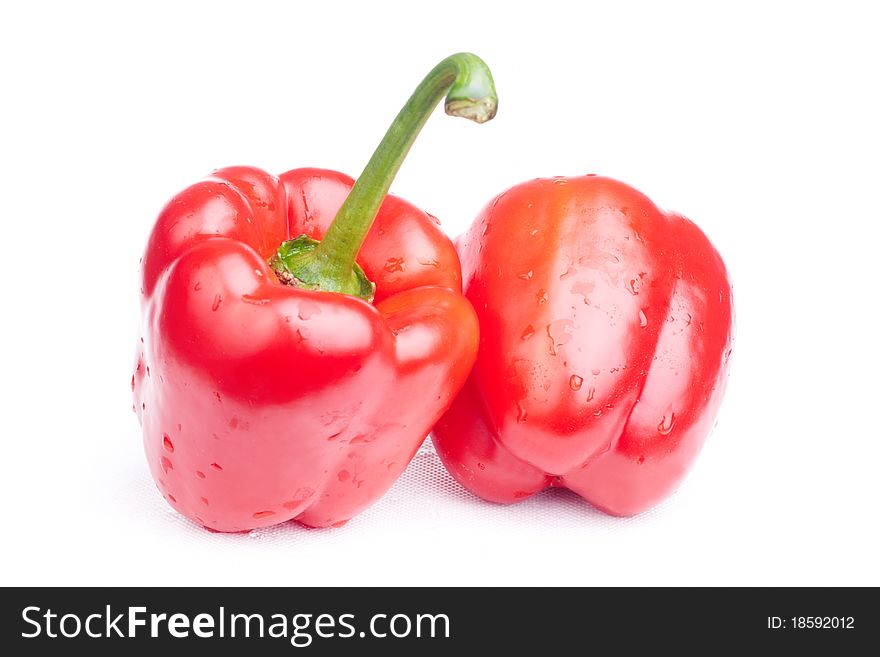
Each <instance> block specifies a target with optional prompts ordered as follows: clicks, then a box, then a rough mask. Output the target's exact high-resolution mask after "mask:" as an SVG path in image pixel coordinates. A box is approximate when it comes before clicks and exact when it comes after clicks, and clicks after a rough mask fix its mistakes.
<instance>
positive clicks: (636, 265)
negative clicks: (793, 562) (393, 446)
mask: <svg viewBox="0 0 880 657" xmlns="http://www.w3.org/2000/svg"><path fill="white" fill-rule="evenodd" d="M459 250H460V255H461V258H462V269H463V277H464V288H465V291H466V294H467V297H468V299H470V301H471V303H473V305H474V308H475V309H476V311H477V315H478V316H479V320H480V332H481V337H480V349H479V355H478V357H477V362H476V365H475V366H474V371H473V373H472V374H471V376H470V378H469V379H468V382H467V384H466V385H465V387H464V389H463V390H462V392H461V393H460V395H459V396H458V398H457V399H456V401H455V402H454V404H453V405H452V407H451V408H450V410H449V411H448V413H446V415H445V416H444V417H443V418H442V419H441V420H440V422H439V423H438V424H437V426H436V427H435V429H434V442H435V445H436V447H437V451H438V453H439V454H440V457H441V458H442V459H443V462H444V463H445V464H446V466H447V468H448V469H449V471H450V472H451V473H452V475H453V476H454V477H455V478H456V479H458V481H460V482H461V483H462V484H463V485H464V486H466V487H467V488H469V489H470V490H471V491H473V492H474V493H476V494H477V495H480V496H481V497H484V498H486V499H488V500H492V501H495V502H505V503H507V502H515V501H517V500H522V499H525V498H527V497H530V496H531V495H533V494H534V493H536V492H538V491H540V490H542V489H544V488H547V487H552V486H560V487H565V488H569V489H571V490H573V491H574V492H576V493H578V494H579V495H581V496H582V497H584V498H585V499H586V500H588V501H589V502H591V503H592V504H593V505H594V506H596V507H598V508H599V509H601V510H603V511H606V512H608V513H611V514H615V515H631V514H635V513H639V512H640V511H644V510H645V509H648V508H650V507H651V506H653V505H655V504H657V503H658V502H659V501H661V500H662V499H663V498H664V497H666V496H667V495H668V494H669V493H670V492H672V491H673V490H674V489H675V488H676V487H677V485H678V484H679V482H680V481H681V479H682V477H683V476H684V475H685V473H686V471H687V469H688V468H689V467H690V465H691V463H692V462H693V460H694V458H695V457H696V456H697V453H698V452H699V450H700V447H701V446H702V444H703V441H704V439H705V437H706V435H707V434H708V432H709V430H710V429H711V427H712V424H713V422H714V419H715V416H716V413H717V411H718V407H719V404H720V403H721V398H722V394H723V390H724V386H725V383H726V378H727V368H728V360H729V358H730V353H731V347H732V331H733V305H732V301H731V294H730V283H729V281H728V277H727V272H726V270H725V267H724V263H723V262H722V260H721V257H720V256H719V255H718V253H717V252H716V250H715V249H714V248H713V247H712V245H711V244H710V242H709V240H708V239H707V238H706V236H705V235H704V234H703V233H702V232H701V231H700V229H699V228H697V226H695V225H694V224H693V223H691V222H690V221H688V220H687V219H685V218H684V217H682V216H681V215H678V214H675V213H667V212H663V211H661V210H659V209H658V208H657V207H656V206H655V205H654V204H653V203H652V202H651V201H650V200H649V199H648V198H647V197H645V196H644V195H642V194H640V193H639V192H637V191H636V190H634V189H632V188H631V187H628V186H627V185H624V184H623V183H620V182H617V181H615V180H611V179H609V178H601V177H595V176H585V177H579V178H555V179H539V180H534V181H532V182H527V183H524V184H521V185H517V186H516V187H513V188H512V189H510V190H508V191H507V192H505V193H503V194H501V195H499V196H498V197H497V198H495V199H494V200H493V201H492V202H491V203H490V204H489V205H488V206H486V208H485V209H484V210H483V211H482V213H481V214H480V215H479V217H478V218H477V220H476V222H475V223H474V224H473V225H472V226H471V228H470V230H469V231H468V232H467V233H466V234H465V235H464V236H463V237H462V239H461V241H460V249H459Z"/></svg>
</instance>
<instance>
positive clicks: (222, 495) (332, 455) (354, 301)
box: [132, 54, 496, 531]
mask: <svg viewBox="0 0 880 657" xmlns="http://www.w3.org/2000/svg"><path fill="white" fill-rule="evenodd" d="M447 90H448V95H447V99H446V111H447V113H449V114H452V115H455V116H463V117H466V118H470V119H472V120H475V121H477V122H480V123H481V122H483V121H486V120H489V119H490V118H492V116H493V115H494V112H495V103H496V99H495V92H494V86H493V84H492V79H491V75H490V74H489V71H488V69H487V68H486V66H485V64H483V62H482V61H481V60H480V59H479V58H477V57H475V56H473V55H469V54H459V55H455V56H453V57H450V58H448V59H446V60H444V61H443V62H441V63H440V64H439V65H438V66H437V67H436V68H435V69H434V70H433V71H432V72H431V73H430V74H429V75H428V77H427V78H426V79H425V81H424V82H423V83H422V84H421V85H420V86H419V87H418V88H417V89H416V91H415V92H414V94H413V95H412V97H411V98H410V100H409V101H408V103H407V104H406V106H405V107H404V108H403V109H402V110H401V112H400V114H399V115H398V117H397V119H396V120H395V122H394V123H393V124H392V126H391V128H389V130H388V133H387V134H386V136H385V138H384V139H383V141H382V143H381V144H380V145H379V147H378V149H377V150H376V153H375V154H374V155H373V157H372V159H371V160H370V162H369V164H368V165H367V167H366V168H365V170H364V173H363V174H362V175H361V177H360V178H359V180H358V181H357V183H355V184H354V185H353V184H352V180H351V179H350V178H348V177H347V176H344V175H343V174H340V173H336V172H333V171H325V170H318V169H298V170H294V171H290V172H288V173H286V174H283V175H282V176H280V178H276V177H274V176H272V175H270V174H268V173H266V172H264V171H261V170H259V169H255V168H250V167H232V168H227V169H220V170H218V171H215V172H214V173H213V174H212V175H211V176H210V177H209V178H207V179H206V180H204V181H202V182H199V183H196V184H195V185H192V186H191V187H189V188H187V189H185V190H184V191H183V192H181V193H180V194H178V195H177V196H175V197H174V198H173V199H172V200H171V201H170V202H169V203H168V205H167V206H166V207H165V209H164V210H163V211H162V213H161V215H160V216H159V218H158V220H157V222H156V225H155V227H154V229H153V232H152V235H151V236H150V239H149V243H148V245H147V249H146V254H145V256H144V259H143V289H142V295H143V297H142V306H143V313H142V314H143V328H142V337H141V340H140V344H139V345H138V346H139V349H138V354H137V365H136V371H135V374H134V376H133V378H132V388H133V391H134V397H135V409H136V411H137V413H138V417H139V418H140V420H141V423H142V425H143V438H144V446H145V450H146V454H147V460H148V462H149V466H150V471H151V473H152V475H153V477H154V479H155V480H156V483H157V485H158V487H159V489H160V490H161V492H162V494H163V495H164V496H165V498H166V499H167V500H168V502H169V503H170V504H171V505H172V506H173V507H174V508H175V509H177V510H178V511H180V512H181V513H183V514H184V515H186V516H188V517H190V518H192V519H194V520H195V521H196V522H198V523H200V524H202V525H204V526H206V527H209V528H212V529H215V530H221V531H238V530H246V529H251V528H254V527H260V526H265V525H270V524H275V523H279V522H283V521H285V520H289V519H296V520H298V521H299V522H302V523H304V524H306V525H310V526H316V527H317V526H328V525H339V524H341V523H343V522H345V521H347V520H348V519H349V518H351V517H352V516H353V515H355V514H356V513H358V512H359V511H361V510H362V509H364V508H365V507H366V506H368V505H369V504H370V503H372V502H373V501H375V500H376V499H377V498H378V497H379V496H380V495H382V493H384V492H385V490H387V488H388V487H389V486H390V485H391V484H392V483H393V482H394V480H395V479H396V478H397V477H398V475H399V474H400V473H401V472H402V471H403V469H404V468H405V467H406V465H407V464H408V463H409V461H410V459H411V458H412V456H413V454H414V453H415V451H416V450H417V449H418V447H419V445H420V444H421V442H422V440H423V439H424V437H425V436H426V435H427V434H428V432H429V431H430V428H431V426H432V425H433V423H434V422H435V421H436V419H437V418H438V417H439V416H440V415H441V414H442V413H443V411H444V410H445V409H446V408H447V407H448V405H449V403H450V402H451V400H452V398H453V397H454V396H455V394H456V393H457V392H458V390H459V388H460V387H461V385H462V384H463V383H464V380H465V378H466V377H467V374H468V372H469V371H470V368H471V366H472V364H473V360H474V358H475V356H476V349H477V340H478V326H477V322H476V317H475V315H474V312H473V309H472V308H471V306H470V304H469V303H468V301H467V300H466V299H465V297H464V296H463V295H462V294H461V272H460V265H459V261H458V257H457V255H456V253H455V249H454V247H453V245H452V243H451V242H450V241H449V240H448V238H447V237H446V236H445V235H444V234H443V233H442V232H441V230H440V229H439V228H438V226H437V225H436V220H434V219H433V217H431V215H428V214H426V213H425V212H422V211H421V210H419V209H417V208H416V207H414V206H412V205H410V204H409V203H407V202H406V201H403V200H401V199H398V198H395V197H392V196H388V197H387V198H386V193H387V191H388V188H389V186H390V184H391V181H392V179H393V177H394V175H395V174H396V172H397V170H398V169H399V167H400V164H401V162H402V161H403V159H404V157H405V156H406V153H407V151H408V150H409V147H410V146H411V144H412V142H413V140H414V139H415V137H416V135H417V134H418V132H419V130H421V128H422V126H423V125H424V123H425V121H426V120H427V117H428V116H429V114H430V112H431V110H432V109H433V107H434V106H435V105H436V104H437V103H438V102H439V100H440V99H441V98H442V97H443V95H444V93H445V92H446V91H447ZM380 206H381V207H380ZM374 219H375V221H374ZM356 257H357V262H355V258H356ZM373 302H375V303H373Z"/></svg>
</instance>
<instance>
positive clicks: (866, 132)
mask: <svg viewBox="0 0 880 657" xmlns="http://www.w3.org/2000/svg"><path fill="white" fill-rule="evenodd" d="M3 7H4V8H3V9H2V10H0V61H3V66H2V78H0V80H2V81H0V84H2V102H0V119H2V120H0V136H2V141H0V158H2V160H0V166H2V168H0V181H2V196H0V210H2V226H3V233H4V235H3V240H2V257H0V285H2V295H0V313H2V323H0V330H2V341H0V350H2V351H0V356H2V361H0V386H2V389H0V404H2V416H0V432H2V476H0V500H2V524H3V530H2V531H3V542H2V544H3V547H2V552H3V555H4V556H3V558H2V560H0V581H2V583H3V584H22V585H31V584H34V585H35V584H125V585H134V584H209V585H221V584H285V585H298V584H313V585H331V584H407V585H427V584H612V585H617V584H698V585H700V584H712V585H716V584H733V585H740V584H757V585H760V584H767V585H782V584H792V585H800V584H822V585H825V584H847V585H859V584H872V585H878V584H880V568H878V559H877V554H878V553H880V540H878V535H880V530H878V511H877V503H878V502H880V493H878V476H877V473H878V471H880V419H878V399H877V397H878V394H877V393H878V384H877V378H878V371H880V354H878V346H877V344H878V333H880V322H878V303H880V302H878V298H877V278H878V276H880V264H878V257H877V247H878V237H880V235H878V228H877V226H878V222H880V210H878V206H880V194H878V190H880V165H878V158H880V131H878V117H880V102H878V77H877V75H878V74H877V64H878V62H880V46H878V39H877V34H876V27H877V25H878V21H877V17H876V16H875V15H871V14H872V12H871V10H870V8H871V3H868V2H865V3H848V2H833V3H831V2H829V3H826V4H813V3H804V2H798V3H794V2H793V3H782V2H758V3H749V2H738V3H733V4H731V5H729V7H728V8H726V9H722V8H720V7H717V6H715V3H623V2H621V3H611V2H589V1H584V2H576V3H558V2H534V1H533V0H532V1H530V2H527V3H516V2H503V3H493V2H485V1H484V2H475V1H473V0H468V1H465V2H458V1H453V0H447V1H445V2H443V3H434V4H431V5H428V4H426V3H419V2H409V3H400V4H399V5H397V4H391V3H380V2H375V1H373V2H364V3H354V2H352V3H348V4H338V3H332V2H308V3H306V2H302V3H283V2H277V3H264V2H248V3H242V2H217V1H212V2H191V3H182V2H174V3H163V2H152V3H140V4H138V5H137V6H136V7H135V6H134V5H133V4H130V3H107V4H103V5H98V4H95V3H88V2H75V3H57V4H55V5H48V4H44V3H36V2H34V3H4V5H3ZM13 7H14V8H13ZM459 50H472V51H474V52H476V53H477V54H479V55H481V56H482V57H483V58H484V59H485V60H486V61H487V62H488V63H489V65H490V66H491V68H492V70H493V71H494V75H495V81H496V83H497V87H498V93H499V97H500V109H499V113H498V117H497V119H496V120H495V121H494V122H492V123H489V124H486V125H483V126H476V125H473V124H470V123H468V122H465V121H461V120H454V119H451V118H447V117H445V116H443V115H442V113H440V112H438V113H437V114H435V116H434V117H433V118H432V119H431V121H430V122H429V123H428V125H427V127H426V129H425V130H424V132H423V134H422V136H421V138H420V140H419V141H418V143H417V144H416V146H415V148H414V149H413V151H412V153H411V155H410V157H409V159H408V161H407V162H406V163H405V164H404V167H403V170H402V171H401V173H400V175H399V177H398V179H397V181H396V183H395V184H394V186H393V188H392V189H393V191H395V192H396V193H397V194H399V195H401V196H403V197H405V198H407V199H409V200H411V201H413V202H415V203H416V204H418V205H420V206H422V207H423V208H425V209H426V210H428V211H430V212H432V213H433V214H436V215H437V216H438V217H440V218H441V219H442V220H443V225H444V227H445V229H446V230H447V231H448V232H449V234H450V235H455V234H457V233H459V232H461V231H462V230H464V228H465V227H466V226H467V225H468V223H469V222H470V220H471V219H472V218H473V217H474V216H475V214H476V213H477V211H478V210H479V208H480V207H481V206H482V205H483V204H484V203H485V202H487V201H488V200H489V199H490V198H491V197H492V196H494V195H495V194H496V193H498V192H500V191H501V190H503V189H504V188H506V187H508V186H510V185H512V184H514V183H517V182H520V181H522V180H526V179H529V178H533V177H536V176H548V175H579V174H583V173H588V172H595V173H601V174H605V175H610V176H613V177H617V178H620V179H622V180H624V181H626V182H628V183H630V184H632V185H634V186H636V187H637V188H639V189H641V190H642V191H644V192H645V193H647V194H648V195H649V196H651V197H652V198H653V199H654V200H655V201H656V202H657V203H658V204H659V205H661V206H664V207H668V208H674V209H676V210H679V211H681V212H683V213H685V214H687V215H689V216H690V217H691V218H692V219H694V220H695V221H696V222H697V223H698V224H700V226H701V227H702V228H703V229H704V230H705V231H706V232H707V233H708V235H709V236H710V237H711V239H712V240H713V241H714V243H715V244H716V246H717V247H718V248H719V250H720V251H721V253H722V254H723V255H724V256H725V258H726V260H727V263H728V265H729V268H730V271H731V275H732V278H733V281H734V286H735V298H736V301H737V321H738V333H737V343H736V350H735V354H734V364H733V372H732V376H731V380H730V386H729V391H728V396H727V399H726V402H725V404H724V406H723V408H722V411H721V415H720V421H719V424H718V427H717V429H716V431H715V432H714V434H713V435H712V436H711V437H710V439H709V442H708V443H707V447H706V449H705V450H704V452H703V454H702V456H701V458H700V460H699V461H698V463H697V465H696V467H695V468H694V470H693V472H692V474H691V476H690V477H689V479H688V480H687V481H686V483H685V485H684V486H683V487H682V488H681V490H680V491H679V492H678V493H677V494H676V495H675V496H674V497H673V498H671V499H670V500H669V501H668V502H666V503H665V504H663V505H661V506H660V507H659V508H657V509H655V510H654V511H652V512H650V513H646V514H644V515H642V516H640V517H637V518H633V519H628V520H619V519H610V518H607V517H604V516H602V515H601V514H599V513H597V512H595V511H593V510H591V509H590V508H589V507H587V506H586V505H584V504H582V503H581V502H580V501H579V500H578V499H577V498H575V497H574V496H571V495H567V494H565V493H559V492H554V493H548V494H544V495H542V496H540V497H538V498H536V499H533V500H530V501H528V502H526V503H523V504H521V505H518V506H512V507H498V506H493V505H490V504H487V503H484V502H481V501H478V500H476V499H475V498H473V497H472V496H470V495H469V494H467V493H466V492H464V491H463V490H462V489H461V488H460V487H459V486H457V485H456V484H455V483H454V482H453V481H452V480H451V479H450V478H449V476H448V475H446V474H445V472H444V471H443V469H442V467H440V466H439V465H438V462H437V460H436V457H435V456H434V455H433V454H431V453H430V452H429V451H428V452H424V453H422V454H420V455H419V456H417V458H416V460H415V461H414V463H413V465H412V466H411V467H410V469H409V470H408V471H407V472H406V473H405V474H404V476H403V478H402V479H401V481H400V482H399V483H398V484H397V486H396V487H395V488H394V489H392V491H391V492H390V493H389V494H388V495H387V496H386V497H385V498H383V499H382V500H381V501H380V502H379V503H378V504H376V505H375V506H374V507H372V508H371V509H370V510H369V511H367V512H365V513H363V514H362V515H361V516H359V517H357V518H356V519H355V520H353V521H352V522H351V523H349V525H348V526H346V527H344V528H342V529H339V530H322V531H309V530H306V529H303V528H301V527H298V526H296V525H293V524H288V525H284V526H281V527H278V528H275V529H271V530H263V531H259V532H254V533H252V534H250V535H248V534H239V535H220V534H212V533H208V532H206V531H204V530H202V529H199V528H197V527H196V526H194V525H193V524H191V523H190V522H188V521H187V520H185V519H183V518H182V517H180V516H178V515H177V514H176V513H175V512H174V511H172V510H171V509H170V508H169V507H168V506H167V505H166V503H165V502H164V501H163V500H162V498H161V497H160V495H159V494H158V492H157V491H156V489H155V487H154V485H153V483H152V481H151V479H150V477H149V474H148V472H147V468H146V465H145V460H144V457H143V454H142V449H141V444H140V431H139V427H138V424H137V421H136V419H135V416H134V414H133V413H132V412H131V400H130V390H129V380H130V377H131V370H130V367H131V364H132V362H133V353H134V342H135V338H136V330H137V321H138V318H137V316H138V302H137V298H138V294H137V292H138V278H137V272H138V259H139V258H140V256H141V252H142V249H143V246H144V242H145V239H146V237H147V235H148V232H149V230H150V228H151V225H152V222H153V221H154V219H155V216H156V215H157V213H158V211H159V209H160V208H161V206H162V204H163V203H164V201H165V200H166V199H167V198H168V197H170V196H171V195H172V194H174V193H176V192H177V191H178V190H180V189H181V188H183V187H185V186H186V185H188V184H190V183H191V182H194V181H195V180H197V179H198V178H199V177H201V176H202V175H204V174H206V173H208V172H210V171H211V170H212V169H214V168H216V167H219V166H223V165H228V164H253V165H257V166H261V167H263V168H265V169H267V170H270V171H274V172H279V173H280V172H282V171H284V170H286V169H289V168H294V167H298V166H323V167H330V168H336V169H339V170H342V171H345V172H348V173H351V174H352V175H357V173H358V172H359V171H360V169H361V167H362V166H363V164H364V163H365V162H366V160H367V158H368V157H369V155H370V153H371V151H372V149H373V147H374V146H375V145H376V144H377V143H378V140H379V138H380V137H381V135H382V134H383V132H384V129H385V127H386V126H387V124H388V122H389V121H390V119H391V118H392V117H393V115H394V114H395V113H396V111H397V109H398V108H399V106H400V105H401V104H402V102H403V101H404V100H405V99H406V97H407V95H408V94H409V92H410V91H411V90H412V88H413V87H414V86H415V85H416V83H417V82H418V81H419V80H420V79H421V78H422V76H423V75H424V74H425V73H426V72H427V71H428V70H429V69H430V68H431V67H432V66H433V65H434V64H435V63H436V62H437V61H439V60H440V59H442V58H443V57H445V56H446V55H448V54H451V53H453V52H456V51H459Z"/></svg>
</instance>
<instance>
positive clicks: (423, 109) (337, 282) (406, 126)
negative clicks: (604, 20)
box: [287, 53, 498, 296]
mask: <svg viewBox="0 0 880 657" xmlns="http://www.w3.org/2000/svg"><path fill="white" fill-rule="evenodd" d="M444 95H446V104H445V106H446V113H447V114H449V115H450V116H460V117H463V118H466V119H470V120H471V121H475V122H476V123H484V122H486V121H489V120H490V119H492V118H493V117H494V116H495V112H496V109H497V106H498V98H497V96H496V94H495V84H494V82H493V81H492V74H491V72H490V71H489V68H488V67H487V66H486V64H485V63H484V62H483V60H482V59H480V58H479V57H477V56H476V55H473V54H471V53H458V54H456V55H452V56H451V57H447V58H446V59H444V60H443V61H442V62H440V63H439V64H437V66H435V67H434V69H433V70H432V71H431V72H430V73H428V75H427V76H426V77H425V79H424V80H423V81H422V82H421V84H419V86H418V87H416V90H415V91H414V92H413V94H412V96H410V98H409V100H408V101H406V104H405V105H404V106H403V108H402V109H401V110H400V112H399V113H398V115H397V117H396V118H395V119H394V121H393V122H392V124H391V126H390V127H389V128H388V131H387V132H386V133H385V137H384V138H383V139H382V141H381V143H380V144H379V146H378V147H377V148H376V151H375V152H374V153H373V156H372V157H371V158H370V161H369V162H368V163H367V166H366V167H365V168H364V170H363V173H361V175H360V177H359V178H358V179H357V182H355V184H354V187H352V189H351V192H350V193H349V195H348V198H346V200H345V202H344V203H343V204H342V207H341V208H340V209H339V212H338V213H337V214H336V217H335V218H334V220H333V223H332V224H331V225H330V227H329V228H328V229H327V233H326V234H325V235H324V239H323V240H322V241H321V243H320V244H318V245H316V246H315V247H314V248H312V249H311V250H310V251H308V252H307V253H303V254H302V256H301V257H300V258H299V259H298V260H297V262H296V263H287V264H295V267H294V268H293V269H291V271H290V273H291V274H292V275H293V276H294V277H295V278H296V280H297V281H298V282H299V283H301V284H304V285H305V286H309V287H314V288H316V289H322V290H327V291H334V292H344V293H347V294H355V295H357V296H364V295H363V294H362V293H361V292H359V290H362V289H363V281H359V280H357V278H358V277H357V272H356V270H357V269H359V268H358V267H357V265H356V262H355V261H356V258H357V254H358V251H359V250H360V248H361V245H362V244H363V241H364V239H365V238H366V236H367V233H368V232H369V230H370V227H371V226H372V225H373V221H374V220H375V218H376V214H377V213H378V211H379V207H380V206H381V205H382V201H383V200H384V199H385V195H386V194H387V193H388V189H389V188H390V187H391V183H392V181H393V180H394V177H395V176H396V175H397V172H398V170H399V169H400V165H401V164H402V163H403V160H404V159H405V158H406V156H407V153H409V150H410V148H411V147H412V145H413V142H414V141H415V139H416V137H417V136H418V134H419V132H420V131H421V130H422V127H423V126H424V125H425V123H426V122H427V120H428V117H429V116H430V115H431V112H432V111H433V110H434V108H435V107H436V106H437V104H438V103H439V102H440V99H441V98H443V96H444ZM361 275H362V273H361Z"/></svg>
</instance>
